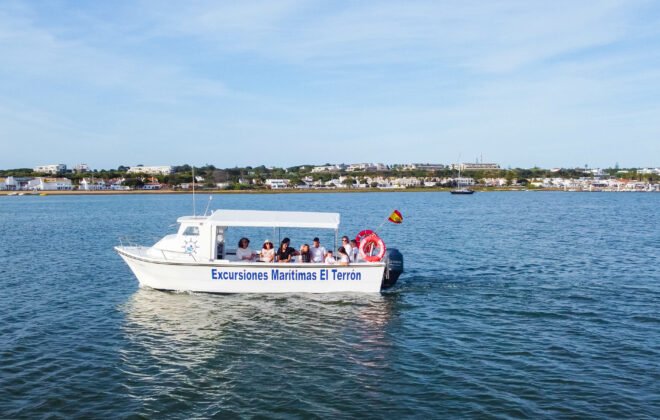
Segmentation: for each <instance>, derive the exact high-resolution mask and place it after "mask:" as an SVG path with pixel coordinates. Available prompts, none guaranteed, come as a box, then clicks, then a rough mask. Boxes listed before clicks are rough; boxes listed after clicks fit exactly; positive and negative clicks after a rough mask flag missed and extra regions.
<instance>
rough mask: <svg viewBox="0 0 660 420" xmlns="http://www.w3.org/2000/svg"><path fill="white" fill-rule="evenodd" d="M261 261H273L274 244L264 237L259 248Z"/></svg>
mask: <svg viewBox="0 0 660 420" xmlns="http://www.w3.org/2000/svg"><path fill="white" fill-rule="evenodd" d="M260 260H261V262H268V263H270V262H273V261H275V246H274V245H273V243H272V242H271V241H269V240H268V239H266V240H265V241H264V246H263V248H262V249H261V258H260Z"/></svg>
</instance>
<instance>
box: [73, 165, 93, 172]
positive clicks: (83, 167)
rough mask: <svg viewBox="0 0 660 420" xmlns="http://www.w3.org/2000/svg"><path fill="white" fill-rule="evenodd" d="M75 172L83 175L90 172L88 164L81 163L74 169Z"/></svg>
mask: <svg viewBox="0 0 660 420" xmlns="http://www.w3.org/2000/svg"><path fill="white" fill-rule="evenodd" d="M73 171H74V172H77V173H82V172H89V171H90V169H89V165H88V164H86V163H79V164H77V165H76V166H74V167H73Z"/></svg>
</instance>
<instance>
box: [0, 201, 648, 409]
mask: <svg viewBox="0 0 660 420" xmlns="http://www.w3.org/2000/svg"><path fill="white" fill-rule="evenodd" d="M201 201H203V200H200V203H198V208H199V207H202V208H203V207H204V206H205V203H201ZM220 206H222V207H226V208H255V209H299V210H323V211H339V212H341V213H342V218H343V221H344V222H343V224H342V226H343V227H344V229H345V230H344V232H343V233H346V234H353V235H354V234H355V233H356V232H357V231H358V230H361V229H362V228H366V227H374V226H378V225H379V224H380V222H381V220H382V219H383V218H384V217H387V215H388V214H389V212H390V211H391V209H393V208H398V209H399V210H401V212H402V213H403V215H404V217H405V220H404V223H403V224H402V225H398V226H397V225H392V224H388V225H386V226H384V227H383V228H382V229H381V233H382V236H383V237H384V238H385V240H386V242H387V243H388V244H389V245H390V246H396V247H398V248H399V249H400V250H401V251H402V252H403V254H404V256H405V258H406V270H407V271H406V273H405V274H404V275H403V276H402V278H401V280H400V283H399V284H398V285H397V287H396V288H395V289H394V290H392V291H389V292H387V293H385V294H382V295H375V296H374V295H372V296H361V295H330V296H327V295H325V296H324V295H311V296H310V295H307V296H301V295H287V296H272V295H271V296H239V295H235V296H215V295H190V294H174V293H164V292H156V291H150V290H139V289H138V287H137V281H136V280H135V278H134V277H133V276H132V274H131V273H130V271H129V270H128V268H127V267H126V266H125V264H124V263H123V262H122V261H121V260H120V258H119V257H118V256H116V255H115V254H114V251H113V250H112V246H113V245H116V244H117V243H118V239H117V238H118V237H119V236H121V235H127V234H128V235H133V236H134V237H136V238H141V239H144V240H145V241H152V240H153V239H154V238H157V237H159V236H162V235H163V234H165V233H167V232H170V231H171V230H172V228H171V227H169V226H170V225H171V224H172V223H174V221H175V220H176V218H177V217H178V216H180V215H183V214H188V213H190V212H191V204H190V197H185V196H151V195H147V196H116V197H54V196H47V197H27V196H24V197H0V261H1V264H0V286H1V288H2V293H0V417H2V418H5V417H30V418H38V417H51V416H52V417H64V418H68V417H72V416H75V417H83V416H92V417H111V418H118V417H133V416H144V417H154V418H155V417H160V416H159V414H167V415H168V417H173V418H191V417H209V416H232V415H239V414H240V415H243V416H248V417H250V416H258V415H265V416H268V417H282V418H290V417H305V418H306V417H314V416H319V417H335V416H341V417H349V416H366V417H381V418H385V417H387V418H393V417H399V416H404V417H450V416H451V417H483V416H494V417H534V418H538V417H553V418H554V417H596V418H603V417H610V418H621V417H627V418H657V417H660V268H659V265H660V264H659V262H660V226H659V219H660V217H659V216H660V211H659V210H660V194H616V193H590V194H588V193H533V192H528V193H477V194H475V195H474V196H465V197H460V196H451V195H450V194H448V193H383V194H327V195H326V194H323V195H321V194H314V195H275V196H270V195H255V196H248V195H241V196H216V197H215V199H214V200H213V201H212V208H217V207H220ZM310 237H311V234H310ZM257 239H262V238H257ZM327 242H328V241H326V244H327ZM294 243H298V242H295V241H294Z"/></svg>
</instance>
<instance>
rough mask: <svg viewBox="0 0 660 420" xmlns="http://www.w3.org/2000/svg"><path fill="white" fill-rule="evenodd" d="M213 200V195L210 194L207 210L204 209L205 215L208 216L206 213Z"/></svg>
mask: <svg viewBox="0 0 660 420" xmlns="http://www.w3.org/2000/svg"><path fill="white" fill-rule="evenodd" d="M211 200H213V196H212V195H209V202H208V203H206V210H204V216H206V213H207V212H208V211H209V206H210V205H211Z"/></svg>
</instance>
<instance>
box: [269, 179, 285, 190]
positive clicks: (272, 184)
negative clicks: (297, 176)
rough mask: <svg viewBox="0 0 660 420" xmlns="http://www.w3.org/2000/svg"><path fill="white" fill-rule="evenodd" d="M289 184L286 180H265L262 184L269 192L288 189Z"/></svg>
mask: <svg viewBox="0 0 660 420" xmlns="http://www.w3.org/2000/svg"><path fill="white" fill-rule="evenodd" d="M289 182H290V181H289V180H288V179H267V180H266V181H265V182H264V184H265V185H267V186H268V187H269V188H270V189H271V190H281V189H285V188H289Z"/></svg>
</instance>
